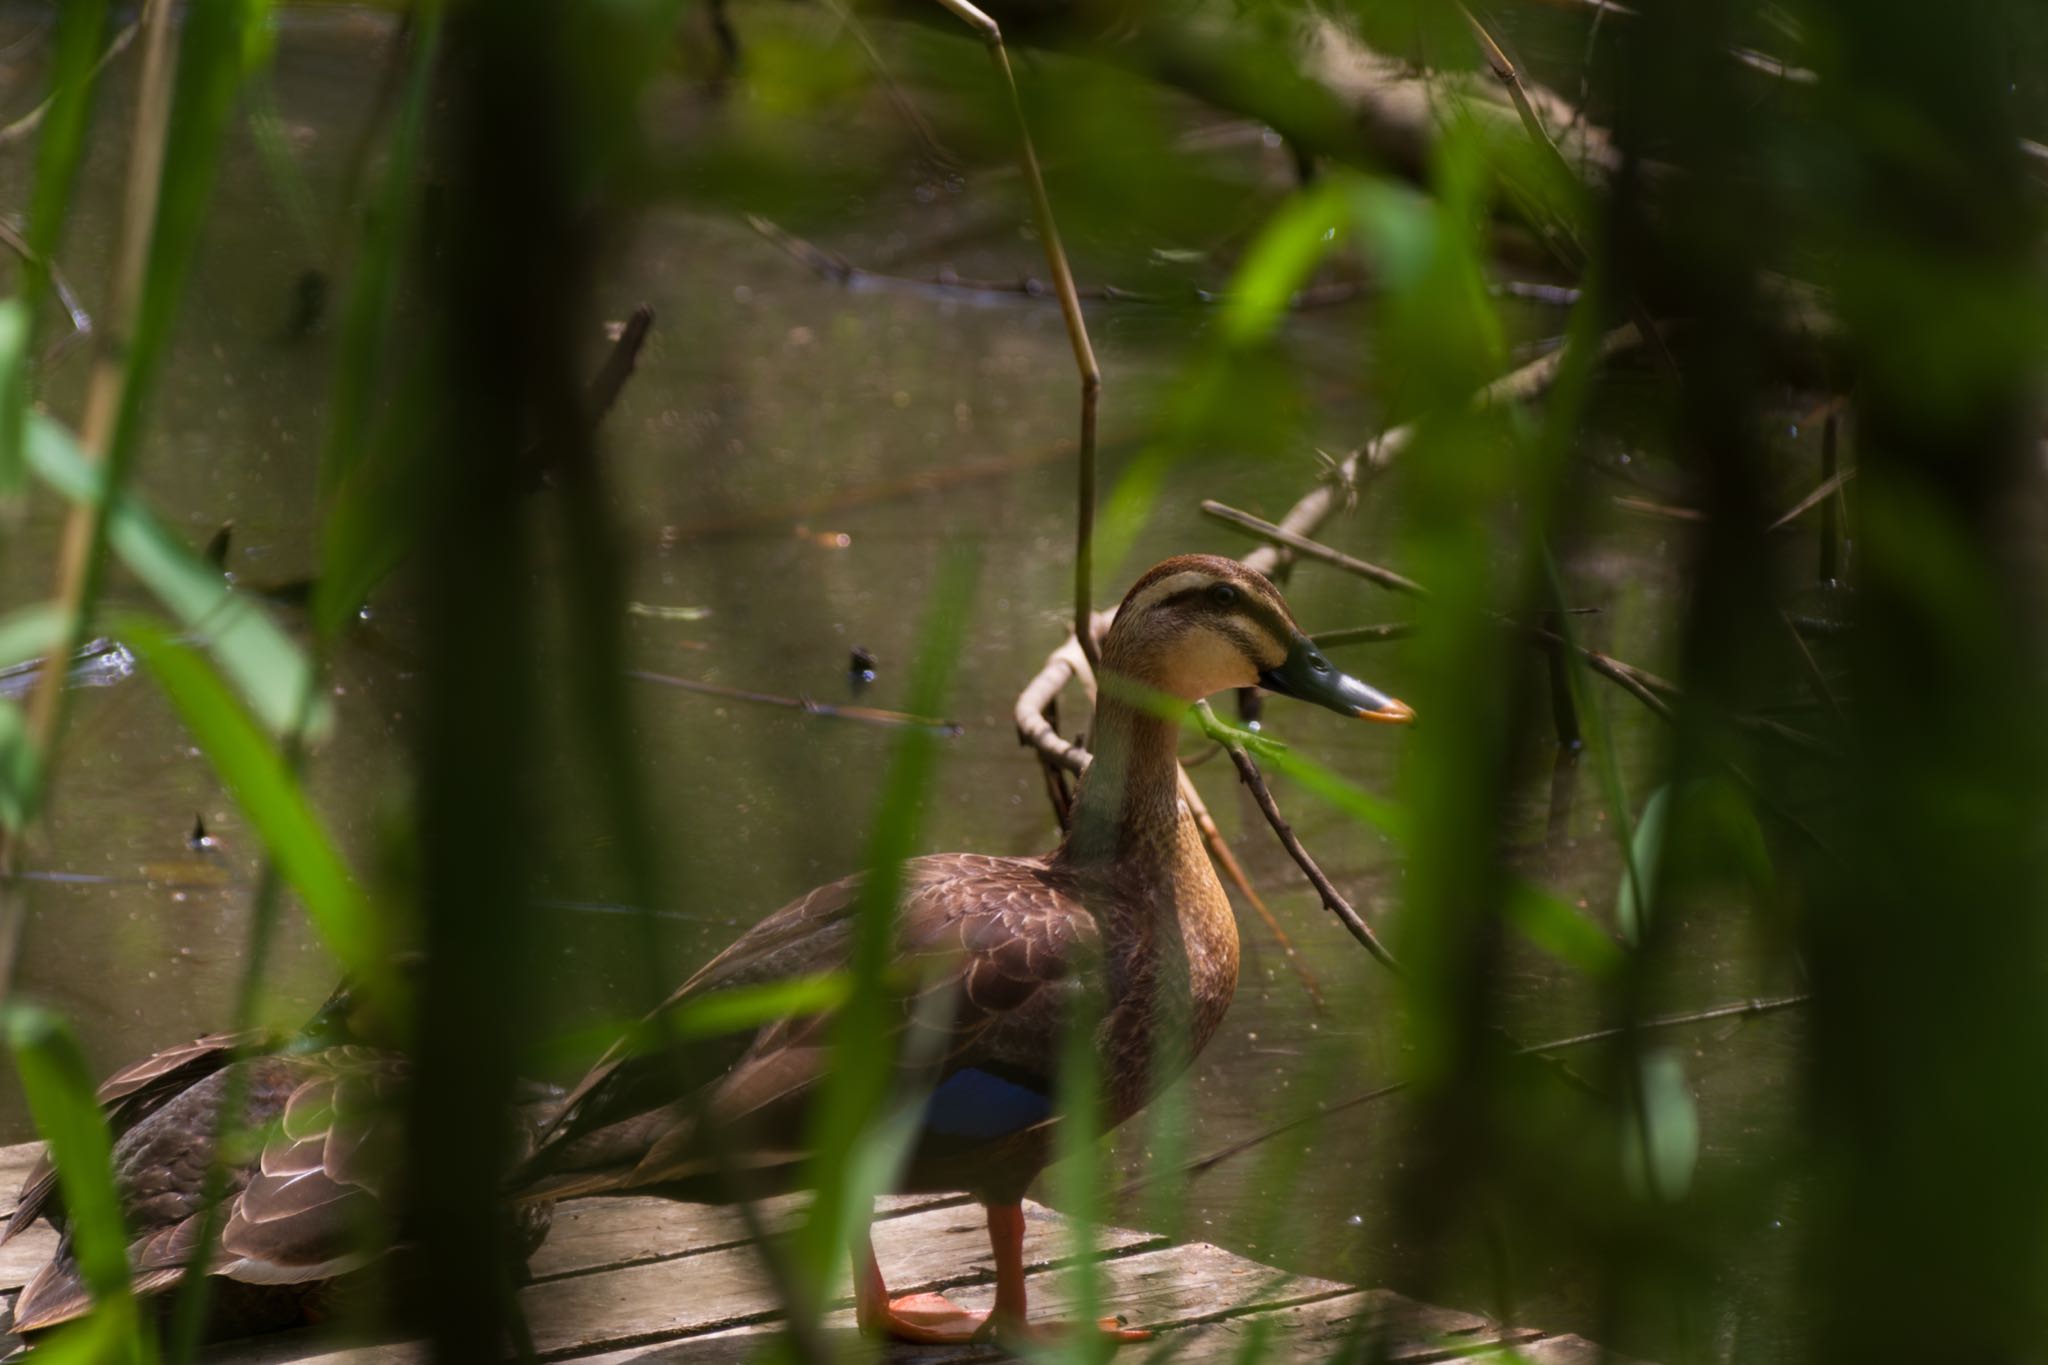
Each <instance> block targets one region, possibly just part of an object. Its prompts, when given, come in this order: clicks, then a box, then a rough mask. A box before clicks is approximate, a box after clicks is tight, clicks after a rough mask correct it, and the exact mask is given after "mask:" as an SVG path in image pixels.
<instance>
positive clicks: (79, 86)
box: [22, 0, 107, 305]
mask: <svg viewBox="0 0 2048 1365" xmlns="http://www.w3.org/2000/svg"><path fill="white" fill-rule="evenodd" d="M106 28H107V5H106V0H71V2H70V3H67V4H63V5H59V6H58V7H57V45H56V53H55V57H54V61H53V66H52V74H51V80H50V107H49V110H48V112H46V113H45V114H44V115H43V129H42V134H41V136H40V137H39V138H38V139H37V142H36V183H35V189H34V190H33V191H32V192H31V194H30V196H29V208H28V244H29V249H30V250H31V251H32V252H34V253H35V257H36V259H37V260H38V261H46V260H48V259H49V258H50V256H51V255H52V253H54V252H55V251H56V249H57V244H58V242H59V240H60V239H61V238H62V236H63V225H64V217H65V212H66V210H67V209H68V208H69V207H70V204H71V191H72V187H73V186H74V185H75V184H76V183H77V180H78V167H79V163H80V162H81V160H82V159H83V153H84V150H85V133H86V127H87V124H88V121H89V120H88V115H90V113H91V112H92V99H91V96H92V85H93V67H94V66H95V65H96V64H97V63H98V61H99V56H100V44H101V40H102V38H103V36H104V34H105V33H106ZM30 278H31V279H33V280H34V283H33V284H32V285H31V286H30V287H29V288H27V289H24V290H23V291H22V292H23V295H24V296H25V297H26V298H27V300H28V302H29V303H30V304H31V305H33V304H34V303H35V301H36V299H37V298H38V296H39V294H40V291H41V288H42V283H43V282H42V281H41V280H40V279H37V278H35V276H33V275H32V276H31V277H30Z"/></svg>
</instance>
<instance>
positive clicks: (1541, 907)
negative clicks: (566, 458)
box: [1504, 881, 1623, 980]
mask: <svg viewBox="0 0 2048 1365" xmlns="http://www.w3.org/2000/svg"><path fill="white" fill-rule="evenodd" d="M1504 913H1505V914H1506V916H1507V921H1508V923H1509V924H1511V925H1513V926H1514V928H1515V931H1516V932H1517V933H1519V934H1521V935H1522V937H1524V938H1526V939H1528V940H1529V941H1530V942H1531V943H1533V944H1535V945H1536V946H1537V947H1538V948H1541V949H1542V950H1543V951H1544V952H1546V953H1549V954H1550V955H1551V956H1552V957H1554V958H1556V959H1557V960H1558V961H1560V962H1563V963H1566V964H1567V965H1569V966H1572V967H1576V968H1577V969H1578V970H1579V971H1581V972H1583V973H1585V974H1586V975H1587V976H1590V977H1592V978H1594V979H1595V980H1603V979H1605V978H1607V977H1609V976H1612V975H1613V974H1614V973H1615V971H1617V970H1618V969H1619V968H1620V966H1621V963H1622V958H1623V953H1622V949H1621V945H1620V944H1618V943H1616V942H1615V941H1614V940H1613V939H1612V938H1610V937H1608V935H1607V933H1606V931H1604V930H1603V929H1601V928H1600V926H1599V925H1597V924H1595V923H1593V921H1592V920H1590V919H1588V918H1586V917H1585V916H1584V915H1582V914H1580V913H1579V912H1578V911H1577V910H1575V909H1573V908H1572V907H1571V906H1569V905H1567V904H1565V903H1564V902H1563V901H1562V900H1559V899H1558V898H1557V897H1556V896H1553V895H1551V894H1550V893H1549V892H1547V891H1545V890H1543V889H1542V888H1541V887H1538V886H1535V885H1532V884H1531V883H1529V882H1523V881H1518V882H1516V883H1514V885H1513V886H1511V887H1510V888H1509V890H1508V896H1507V903H1506V906H1505V907H1504Z"/></svg>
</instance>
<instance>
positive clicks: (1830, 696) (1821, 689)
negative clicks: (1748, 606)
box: [1778, 611, 1849, 725]
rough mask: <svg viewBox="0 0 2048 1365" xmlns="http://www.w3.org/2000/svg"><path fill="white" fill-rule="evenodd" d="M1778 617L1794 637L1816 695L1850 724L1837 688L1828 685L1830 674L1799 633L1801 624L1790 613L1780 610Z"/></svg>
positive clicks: (1796, 649)
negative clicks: (1822, 668) (1822, 670)
mask: <svg viewBox="0 0 2048 1365" xmlns="http://www.w3.org/2000/svg"><path fill="white" fill-rule="evenodd" d="M1778 619H1779V620H1780V621H1783V622H1784V623H1785V631H1786V633H1787V634H1789V635H1790V636H1791V637H1792V648H1793V650H1794V651H1795V652H1797V654H1798V655H1799V662H1800V663H1801V664H1802V665H1804V667H1805V669H1806V677H1807V681H1809V682H1811V683H1812V684H1813V691H1814V695H1816V696H1818V697H1819V698H1820V699H1821V700H1822V701H1823V702H1825V703H1827V708H1828V710H1830V711H1832V712H1834V713H1835V719H1836V720H1838V721H1840V722H1842V723H1843V724H1845V725H1846V724H1848V721H1849V717H1848V716H1847V715H1846V714H1845V713H1844V712H1843V710H1842V703H1841V702H1840V701H1838V700H1836V698H1835V689H1834V688H1832V687H1830V686H1828V675H1827V674H1825V673H1823V672H1821V667H1820V660H1818V659H1816V658H1814V657H1813V650H1812V648H1811V647H1809V646H1808V645H1807V643H1806V637H1805V636H1804V635H1802V634H1800V633H1799V626H1798V624H1797V623H1796V622H1794V621H1793V619H1792V618H1791V616H1790V615H1788V614H1787V613H1785V612H1783V611H1780V612H1779V613H1778Z"/></svg>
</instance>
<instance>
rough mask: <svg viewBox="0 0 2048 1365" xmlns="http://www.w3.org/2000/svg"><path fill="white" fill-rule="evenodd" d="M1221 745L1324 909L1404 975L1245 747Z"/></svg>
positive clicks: (1204, 707) (1204, 708) (1202, 706)
mask: <svg viewBox="0 0 2048 1365" xmlns="http://www.w3.org/2000/svg"><path fill="white" fill-rule="evenodd" d="M1195 709H1196V710H1197V711H1200V712H1202V713H1203V714H1204V716H1205V717H1206V718H1207V719H1208V720H1210V721H1211V722H1212V723H1213V722H1214V721H1215V716H1214V714H1213V713H1212V712H1210V710H1209V703H1207V702H1205V701H1198V702H1196V703H1195ZM1212 729H1213V732H1214V733H1216V734H1219V735H1221V734H1225V733H1227V732H1226V731H1225V730H1224V729H1223V728H1222V726H1221V725H1220V724H1214V725H1212ZM1222 744H1223V748H1224V750H1225V752H1227V753H1228V754H1229V755H1230V761H1231V762H1232V763H1235V764H1236V765H1237V775H1238V777H1239V778H1241V779H1242V780H1243V782H1244V784H1245V785H1246V786H1247V787H1250V788H1251V789H1252V799H1253V800H1254V801H1256V802H1258V803H1259V812H1260V814H1262V815H1264V816H1265V817H1266V823H1267V824H1269V825H1271V826H1272V827H1273V833H1274V834H1276V835H1278V836H1279V837H1280V846H1281V847H1282V848H1284V849H1286V850H1287V856H1288V857H1290V858H1292V859H1294V861H1295V863H1296V865H1297V866H1299V867H1300V868H1301V870H1302V872H1303V873H1304V874H1306V875H1307V877H1308V879H1309V882H1310V883H1311V884H1312V885H1313V886H1314V887H1315V889H1316V894H1317V895H1318V896H1321V897H1322V898H1323V908H1324V909H1326V910H1328V911H1329V912H1330V913H1331V914H1333V915H1335V916H1336V917H1337V919H1338V921H1339V922H1340V923H1341V924H1343V926H1344V927H1345V928H1346V929H1348V930H1350V931H1351V937H1353V938H1355V939H1357V940H1358V941H1359V942H1360V943H1362V944H1364V945H1365V950H1366V951H1367V952H1369V953H1371V954H1372V955H1373V957H1375V958H1377V959H1378V960H1379V963H1380V965H1381V966H1383V967H1385V968H1386V969H1387V970H1388V971H1390V972H1392V973H1394V974H1395V975H1396V976H1399V975H1401V964H1400V963H1398V962H1396V961H1395V960H1394V955H1393V953H1391V952H1389V951H1388V950H1387V945H1386V944H1384V943H1382V942H1380V936H1379V935H1378V934H1376V933H1374V932H1373V931H1372V926H1371V925H1370V924H1367V923H1366V922H1365V919H1364V917H1363V916H1361V915H1360V914H1359V913H1358V911H1357V910H1355V909H1353V908H1352V905H1351V902H1350V901H1348V900H1346V899H1344V896H1343V893H1342V892H1340V891H1338V890H1337V888H1336V886H1335V885H1334V884H1333V883H1332V882H1331V881H1330V879H1329V877H1328V876H1327V875H1325V874H1324V872H1323V869H1322V868H1321V867H1320V866H1318V865H1317V863H1316V860H1315V859H1314V858H1311V857H1310V856H1309V852H1308V850H1307V849H1305V848H1303V847H1302V846H1301V839H1300V838H1299V837H1298V836H1297V835H1296V834H1295V832H1294V827H1293V826H1292V825H1290V824H1288V823H1287V819H1286V817H1285V816H1283V815H1281V814H1280V807H1279V805H1278V803H1276V802H1275V801H1274V800H1273V793H1272V792H1271V791H1269V790H1268V789H1267V787H1266V779H1265V777H1264V775H1263V774H1261V773H1260V772H1259V766H1258V764H1256V763H1254V762H1252V756H1251V755H1250V754H1248V753H1246V752H1245V750H1244V746H1243V745H1242V744H1238V743H1236V742H1234V741H1232V740H1229V739H1225V740H1223V741H1222ZM1181 776H1182V779H1183V781H1185V780H1186V776H1187V775H1186V774H1185V773H1183V774H1182V775H1181Z"/></svg>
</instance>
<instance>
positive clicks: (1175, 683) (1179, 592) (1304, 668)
mask: <svg viewBox="0 0 2048 1365" xmlns="http://www.w3.org/2000/svg"><path fill="white" fill-rule="evenodd" d="M1102 663H1103V669H1104V671H1105V672H1107V673H1110V674H1112V675H1117V676H1122V677H1125V678H1129V679H1131V680H1132V681H1133V682H1136V683H1138V684H1140V685H1142V686H1144V687H1146V688H1150V689H1152V690H1153V691H1156V692H1163V693H1165V694H1167V695H1168V696H1172V697H1177V698H1179V699H1181V700H1182V701H1187V702H1196V701H1200V700H1201V699H1202V698H1204V697H1207V696H1212V695H1214V694H1215V693H1218V692H1224V691H1228V690H1230V689H1232V688H1238V687H1252V686H1258V687H1263V688H1266V689H1267V690H1268V691H1272V692H1278V693H1280V694H1282V695H1283V696H1289V697H1296V698H1299V699H1300V700H1302V701H1312V702H1314V703H1316V704H1317V705H1318V706H1325V707H1328V708H1329V709H1330V710H1332V711H1335V712H1337V713H1338V714H1339V715H1345V716H1356V717H1358V718H1359V719H1361V720H1378V721H1390V722H1394V723H1396V724H1405V723H1406V722H1408V721H1412V720H1413V719H1415V713H1414V712H1413V711H1411V710H1409V709H1408V707H1407V706H1406V705H1405V704H1404V703H1402V702H1399V701H1396V700H1395V699H1394V698H1392V697H1389V696H1387V695H1386V694H1385V693H1383V692H1380V691H1378V690H1377V689H1375V688H1372V687H1368V686H1367V685H1366V684H1364V683H1362V682H1360V681H1359V680H1358V679H1356V678H1354V677H1352V676H1350V675H1349V674H1347V673H1343V672H1340V671H1339V670H1338V669H1337V668H1336V667H1335V666H1334V665H1333V664H1331V663H1330V661H1329V660H1328V659H1325V658H1324V657H1323V652H1322V651H1321V650H1320V649H1317V648H1316V645H1315V642H1314V641H1313V640H1311V639H1309V638H1308V636H1307V635H1305V634H1303V633H1302V630H1301V627H1299V626H1297V625H1295V624H1294V617H1293V616H1292V615H1290V614H1289V612H1288V610H1287V603H1286V600H1285V599H1283V598H1282V597H1281V596H1280V590H1279V589H1278V588H1275V587H1274V586H1273V584H1272V582H1271V581H1270V580H1269V579H1267V578H1266V576H1265V575H1264V574H1261V573H1257V572H1254V571H1253V570H1251V569H1247V568H1246V567H1245V566H1244V565H1242V564H1240V563H1238V562H1237V561H1236V560H1234V559H1225V558H1223V557H1222V556H1220V555H1176V556H1175V557H1174V558H1172V559H1169V560H1167V561H1165V562H1164V563H1162V564H1158V565H1155V566H1153V568H1152V570H1151V571H1150V572H1149V573H1147V574H1146V575H1145V576H1144V577H1143V578H1140V579H1139V580H1138V581H1137V583H1135V584H1134V585H1132V588H1131V590H1130V592H1129V593H1127V594H1125V596H1124V600H1123V605H1122V606H1120V607H1118V608H1117V612H1116V619H1115V621H1113V622H1112V623H1111V625H1110V628H1109V635H1108V636H1107V637H1106V638H1105V639H1104V640H1103V644H1102Z"/></svg>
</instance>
